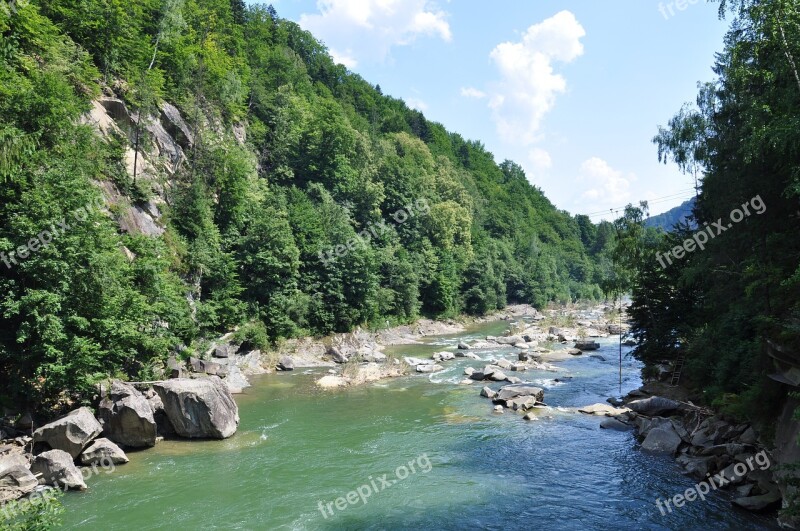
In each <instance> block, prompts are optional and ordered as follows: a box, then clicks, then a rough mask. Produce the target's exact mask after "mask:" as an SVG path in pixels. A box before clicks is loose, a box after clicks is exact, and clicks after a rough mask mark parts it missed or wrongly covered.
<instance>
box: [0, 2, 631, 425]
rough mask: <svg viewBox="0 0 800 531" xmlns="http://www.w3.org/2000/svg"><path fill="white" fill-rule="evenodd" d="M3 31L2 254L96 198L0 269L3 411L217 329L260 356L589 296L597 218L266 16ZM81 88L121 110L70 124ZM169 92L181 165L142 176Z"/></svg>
mask: <svg viewBox="0 0 800 531" xmlns="http://www.w3.org/2000/svg"><path fill="white" fill-rule="evenodd" d="M0 32H2V33H3V39H2V45H0V61H1V62H2V63H3V67H2V68H0V145H1V146H2V147H0V180H2V181H3V187H2V188H0V252H4V253H6V255H5V256H8V255H9V253H10V252H12V251H14V252H15V253H18V252H19V248H20V246H23V245H26V244H27V243H28V242H30V241H31V238H34V237H36V236H37V235H38V234H40V233H42V231H44V230H46V229H48V227H50V226H51V225H57V223H58V222H59V221H60V220H61V219H62V218H63V219H69V217H70V216H72V213H73V212H74V211H76V210H77V209H79V208H81V207H83V206H84V205H86V204H88V203H92V204H96V202H97V201H101V199H100V198H99V197H98V192H97V189H98V186H97V185H98V183H99V184H100V188H102V190H103V198H102V201H104V202H105V203H106V205H107V208H104V209H99V208H95V209H93V210H92V211H91V212H89V213H88V214H87V215H86V219H85V220H83V221H80V222H77V223H71V224H70V225H71V227H70V229H69V230H67V231H65V232H64V233H63V234H61V233H59V235H58V237H57V238H54V239H53V241H52V242H49V244H48V245H46V246H43V248H41V249H38V250H37V251H36V252H32V253H31V254H30V256H28V257H27V258H26V259H25V260H23V261H19V262H18V263H17V264H11V267H5V265H4V264H2V262H0V371H2V374H3V375H4V376H7V378H4V384H3V388H2V389H1V390H0V400H4V401H7V402H10V403H15V402H16V403H25V404H31V405H36V406H37V407H41V408H56V409H57V408H59V407H61V406H64V405H65V404H67V403H72V402H74V401H76V400H77V401H80V400H86V398H87V397H88V396H90V393H91V389H92V384H93V383H94V382H95V381H96V380H97V379H100V378H103V377H105V376H108V375H118V376H122V377H131V378H136V377H139V376H141V375H149V374H151V373H152V372H153V369H154V367H155V366H156V365H157V364H158V363H159V362H160V361H163V360H164V359H165V358H166V357H167V356H168V355H169V354H170V353H172V352H175V351H179V352H192V351H196V350H200V348H201V347H202V346H203V345H206V344H208V343H209V342H210V341H212V340H213V339H215V338H216V337H217V336H218V335H220V334H223V333H226V332H230V331H233V330H237V329H238V331H237V332H236V338H237V340H238V341H241V342H246V343H248V344H250V345H252V346H253V347H256V348H261V349H266V347H267V346H268V345H269V344H276V343H279V342H280V341H281V340H282V339H283V338H288V337H293V336H299V335H302V334H315V335H319V334H327V333H330V332H348V331H351V330H352V329H354V328H355V327H357V326H384V325H385V323H386V322H387V321H388V322H392V323H401V322H410V321H412V320H414V319H416V318H418V317H419V316H420V315H428V316H432V317H438V316H455V315H458V314H459V313H462V312H469V313H473V314H484V313H487V312H491V311H494V310H496V309H498V308H502V307H503V306H504V305H505V304H507V303H509V302H514V303H516V302H529V303H532V304H535V305H537V306H544V305H546V304H548V303H550V302H552V301H561V302H573V301H575V300H577V299H584V298H588V299H598V298H600V297H601V296H602V290H601V287H604V288H605V287H606V286H607V285H609V282H610V281H609V278H610V277H611V275H612V273H613V272H612V267H611V266H610V265H609V264H610V261H611V258H610V257H611V254H610V252H611V251H610V248H611V246H612V244H613V241H614V239H615V237H616V235H615V233H614V231H613V228H611V227H610V226H609V225H608V224H604V225H600V226H597V227H596V226H594V225H592V224H591V222H590V221H589V220H588V218H585V217H577V218H573V217H570V216H569V215H568V214H567V213H565V212H561V211H559V210H557V209H556V208H555V207H554V206H553V205H552V204H551V203H550V202H549V201H548V200H547V198H546V197H545V196H544V194H543V193H542V191H541V190H539V189H537V188H536V187H534V186H531V184H530V183H529V182H528V179H527V178H526V176H525V173H524V171H523V170H522V168H521V167H520V166H519V165H517V164H515V163H513V162H511V161H505V162H503V163H501V164H497V163H496V161H495V160H494V157H493V155H492V154H491V153H489V152H488V151H487V150H486V149H485V148H484V146H483V145H482V144H480V143H479V142H475V141H467V140H465V139H463V138H462V137H461V136H460V135H458V134H455V133H450V132H448V131H447V130H446V129H445V128H444V127H443V126H442V125H441V124H436V123H432V122H429V121H428V120H427V119H426V118H425V116H424V115H423V114H422V113H420V112H419V111H416V110H412V109H409V108H408V106H407V105H406V104H405V103H404V102H403V101H402V100H399V99H396V98H391V97H389V96H385V95H384V94H382V93H381V91H380V89H379V88H378V87H374V86H373V85H371V84H370V83H368V82H367V81H365V80H364V79H362V78H361V77H360V76H358V75H357V74H354V73H351V72H348V71H347V70H346V69H345V68H344V67H342V66H341V65H337V64H335V63H334V61H333V60H332V59H331V57H330V56H329V54H328V52H327V50H326V48H325V47H324V46H323V45H322V44H321V43H320V42H319V41H317V40H316V39H315V38H314V37H313V36H312V35H310V34H309V33H307V32H305V31H303V30H302V29H301V28H300V27H299V26H298V25H297V24H294V23H292V22H289V21H286V20H283V19H280V18H279V17H278V16H277V13H276V12H275V10H274V9H272V8H271V7H263V6H246V4H245V3H244V2H242V1H240V0H234V1H231V0H167V1H165V2H156V1H154V0H145V1H142V2H137V3H135V5H128V4H127V3H124V2H121V1H119V0H102V1H101V0H80V1H78V0H53V1H48V2H35V3H29V4H26V5H25V6H24V7H22V8H21V9H20V11H19V12H18V13H17V14H14V15H11V16H10V17H9V16H7V15H5V14H0ZM101 94H102V95H103V96H105V97H114V98H119V99H121V100H123V101H124V103H125V104H126V107H127V109H130V111H131V115H130V117H125V116H115V117H114V118H115V120H116V122H117V125H118V126H119V130H120V131H121V133H109V134H107V135H106V136H105V137H104V139H101V138H100V136H99V135H97V134H96V132H95V131H94V130H93V129H92V128H91V127H89V126H84V125H80V124H81V123H87V121H86V117H85V113H87V112H88V111H89V110H91V109H92V100H95V99H97V98H98V97H99V95H101ZM166 102H169V103H171V104H173V105H174V106H175V107H176V108H177V109H179V111H180V112H181V115H182V117H183V119H184V120H185V122H186V127H188V131H187V130H184V129H182V128H180V127H172V126H168V127H167V129H169V131H168V132H169V133H170V134H172V135H173V136H174V137H175V140H176V142H178V144H180V146H181V149H182V152H183V155H184V156H185V160H183V162H182V163H181V164H179V165H178V167H177V168H173V167H169V168H167V167H166V166H167V165H166V164H163V163H162V162H164V161H162V160H153V159H154V157H149V158H148V160H147V162H148V163H149V164H148V165H147V168H148V171H147V172H144V171H143V168H144V167H145V164H144V160H143V159H144V158H145V157H148V156H149V155H151V154H152V152H153V151H155V150H156V148H157V147H158V145H159V144H158V142H157V131H155V130H154V129H153V127H151V126H152V125H153V124H155V123H156V121H157V120H159V119H160V121H161V123H162V125H163V124H164V123H165V119H164V118H163V117H159V115H160V114H161V113H162V112H164V111H163V109H164V103H166ZM154 132H155V134H154ZM190 137H191V138H190ZM162 155H163V154H162ZM131 159H135V161H136V164H135V168H136V170H135V173H134V174H133V175H131V174H130V172H129V171H128V169H127V168H128V167H131V166H132V164H131V163H132V162H133V161H132V160H131ZM170 166H171V165H170ZM131 206H132V207H135V208H140V209H143V210H152V209H154V208H158V209H159V210H160V211H161V212H163V214H164V216H163V219H162V220H161V221H159V223H161V224H163V225H164V227H163V229H164V232H163V234H162V235H157V236H142V235H131V234H123V233H122V231H120V230H119V227H120V226H126V227H127V226H129V225H130V223H119V221H128V222H129V221H130V219H129V217H128V216H129V215H130V212H129V208H130V207H131Z"/></svg>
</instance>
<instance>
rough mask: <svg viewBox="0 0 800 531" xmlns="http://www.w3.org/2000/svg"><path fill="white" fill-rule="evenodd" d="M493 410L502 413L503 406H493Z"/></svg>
mask: <svg viewBox="0 0 800 531" xmlns="http://www.w3.org/2000/svg"><path fill="white" fill-rule="evenodd" d="M494 412H495V413H502V412H503V406H494Z"/></svg>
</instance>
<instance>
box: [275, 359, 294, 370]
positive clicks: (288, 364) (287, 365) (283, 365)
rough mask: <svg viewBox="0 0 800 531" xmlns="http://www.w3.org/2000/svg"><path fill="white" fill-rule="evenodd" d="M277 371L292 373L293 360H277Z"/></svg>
mask: <svg viewBox="0 0 800 531" xmlns="http://www.w3.org/2000/svg"><path fill="white" fill-rule="evenodd" d="M278 370H281V371H293V370H294V360H293V359H292V358H291V356H281V358H280V359H279V360H278Z"/></svg>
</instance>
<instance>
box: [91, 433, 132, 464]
mask: <svg viewBox="0 0 800 531" xmlns="http://www.w3.org/2000/svg"><path fill="white" fill-rule="evenodd" d="M80 460H81V464H82V465H85V466H90V465H94V464H98V465H99V464H105V465H108V463H113V464H115V465H123V464H125V463H127V462H128V461H129V459H128V456H127V455H125V452H123V451H122V449H121V448H120V447H119V446H117V445H116V444H114V443H113V442H111V441H109V440H108V439H105V438H101V439H95V440H94V441H92V444H90V445H89V447H88V448H86V450H84V451H83V453H82V454H81V457H80Z"/></svg>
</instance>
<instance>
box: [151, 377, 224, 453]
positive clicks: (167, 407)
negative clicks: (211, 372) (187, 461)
mask: <svg viewBox="0 0 800 531" xmlns="http://www.w3.org/2000/svg"><path fill="white" fill-rule="evenodd" d="M153 388H154V389H155V391H156V393H158V396H159V397H160V398H161V401H162V402H163V404H164V411H165V413H166V415H167V418H168V419H169V422H170V424H171V425H172V427H173V428H174V429H175V433H177V434H178V435H180V436H181V437H187V438H211V439H227V438H228V437H230V436H232V435H233V434H234V433H236V430H237V428H238V426H239V407H238V406H237V405H236V402H234V400H233V397H232V396H231V393H230V391H229V390H228V387H227V386H226V385H225V384H224V383H223V382H222V380H220V379H219V378H218V377H216V376H211V377H209V378H203V379H198V380H190V379H185V378H183V379H178V380H169V381H165V382H158V383H156V384H155V385H154V386H153Z"/></svg>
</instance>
